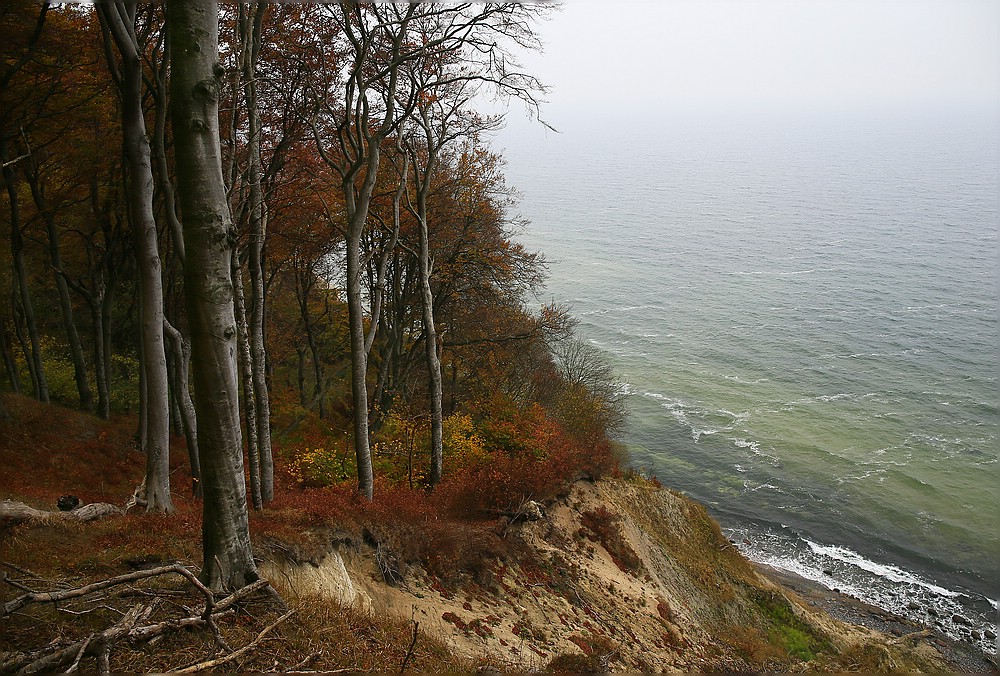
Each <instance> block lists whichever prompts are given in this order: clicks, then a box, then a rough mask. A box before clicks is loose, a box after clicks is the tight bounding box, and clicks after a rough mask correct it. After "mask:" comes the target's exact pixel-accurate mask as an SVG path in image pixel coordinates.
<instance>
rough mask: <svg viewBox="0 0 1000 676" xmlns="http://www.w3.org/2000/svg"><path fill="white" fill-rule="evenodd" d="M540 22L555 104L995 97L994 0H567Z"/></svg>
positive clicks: (997, 13) (912, 102) (693, 106)
mask: <svg viewBox="0 0 1000 676" xmlns="http://www.w3.org/2000/svg"><path fill="white" fill-rule="evenodd" d="M540 32H541V34H542V37H543V39H544V41H545V43H546V47H545V52H544V54H542V55H536V54H528V55H525V57H524V59H523V61H524V64H525V65H526V66H527V68H528V70H529V72H533V73H535V74H537V75H539V76H540V77H541V78H542V79H543V81H544V82H545V83H546V84H548V85H550V86H551V87H552V92H551V94H550V95H549V97H548V98H549V101H550V102H551V109H552V110H553V111H565V110H567V109H569V108H572V109H573V110H580V111H583V110H588V109H607V108H612V107H613V108H616V109H618V110H619V111H620V110H621V107H622V106H623V105H624V106H627V107H629V108H634V109H636V110H638V109H642V108H645V109H647V110H649V109H650V108H652V109H656V110H699V109H714V110H718V109H719V108H723V107H734V108H737V109H739V108H743V107H747V108H759V107H761V106H764V107H780V108H787V107H795V108H802V107H807V108H817V107H821V108H830V107H834V108H848V109H851V108H878V109H885V108H887V107H888V108H897V107H926V106H934V107H942V106H953V105H954V106H983V105H991V106H994V107H996V106H997V105H998V101H1000V0H569V2H567V3H565V4H564V5H562V9H561V11H558V12H555V13H554V15H553V17H552V18H551V19H550V20H549V21H547V22H545V23H544V24H543V25H542V26H541V29H540Z"/></svg>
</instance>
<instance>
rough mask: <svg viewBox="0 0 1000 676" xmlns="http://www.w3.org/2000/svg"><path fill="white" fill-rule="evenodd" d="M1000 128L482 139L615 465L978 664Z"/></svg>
mask: <svg viewBox="0 0 1000 676" xmlns="http://www.w3.org/2000/svg"><path fill="white" fill-rule="evenodd" d="M998 119H1000V118H998V117H997V115H996V111H979V112H976V111H972V110H933V111H930V110H928V111H923V112H921V111H914V110H906V111H883V112H872V111H855V112H852V113H845V112H841V113H839V114H836V115H834V114H829V113H823V112H808V111H806V112H794V113H784V112H769V113H758V114H746V113H741V114H737V113H735V112H732V113H724V112H723V113H720V112H713V113H706V114H689V115H684V114H680V113H665V114H663V115H649V114H647V115H645V116H643V115H639V116H635V115H630V114H624V113H622V112H620V111H619V112H617V113H609V114H600V113H595V114H590V115H588V114H586V113H581V112H580V111H571V110H564V111H562V112H561V114H560V113H559V112H558V111H557V112H556V113H555V114H551V115H549V116H548V121H549V122H550V123H551V124H552V125H553V126H555V127H556V128H558V129H559V133H553V132H551V131H545V130H544V128H542V127H541V126H540V125H538V124H537V123H529V122H526V121H523V120H520V119H517V118H515V119H513V121H512V122H511V123H509V125H508V127H507V129H505V130H504V131H503V132H501V133H499V134H498V136H497V138H496V139H495V142H494V145H495V146H496V147H498V148H499V149H501V151H502V153H503V155H504V156H505V158H506V161H507V166H506V168H505V174H506V176H507V180H508V183H509V184H510V185H511V186H512V187H513V188H515V189H516V190H517V192H518V195H519V201H518V206H517V209H516V212H517V214H518V215H519V216H521V217H523V218H524V219H525V221H526V223H525V224H524V225H523V226H522V227H521V228H520V229H519V232H518V235H517V237H518V240H519V241H521V242H522V243H523V244H525V245H526V246H527V247H528V248H529V249H532V250H536V251H540V252H542V253H543V254H544V255H545V257H546V258H547V260H548V270H549V278H548V281H547V285H546V287H545V289H544V291H543V292H542V293H541V294H540V295H539V297H538V298H537V301H538V302H539V303H557V304H564V305H567V306H569V307H570V308H571V310H572V312H573V314H574V315H575V316H576V317H577V318H578V319H579V320H580V324H579V327H578V334H579V336H580V337H582V338H583V339H585V340H588V341H590V342H591V343H593V344H594V345H596V346H598V347H600V348H601V349H602V350H603V352H604V354H605V356H606V358H607V359H608V360H609V361H610V363H611V364H612V365H613V366H614V368H615V369H616V371H617V373H618V374H619V375H620V377H621V379H622V387H623V389H625V390H626V391H627V392H628V393H629V398H628V407H629V410H630V415H629V418H628V421H627V423H626V426H625V429H624V431H623V432H622V434H621V441H622V442H623V443H624V444H625V445H626V446H627V447H628V449H629V451H630V454H631V459H632V463H633V465H635V466H636V467H637V468H640V469H642V470H644V471H647V472H649V473H651V474H654V475H655V476H656V477H658V478H659V480H660V481H661V482H662V483H663V484H665V485H667V486H669V487H671V488H674V489H677V490H680V491H682V492H684V493H685V494H687V495H690V496H691V497H693V498H695V499H697V500H699V501H701V502H702V503H704V504H705V505H706V506H707V507H708V508H709V509H710V511H711V512H712V514H713V515H714V516H715V518H716V519H717V520H718V521H719V522H720V524H721V525H722V526H723V528H724V531H725V532H726V534H727V536H728V537H729V538H730V539H731V540H732V541H733V542H735V543H736V545H737V546H739V548H740V549H741V550H742V551H743V553H744V554H745V555H746V556H747V557H749V558H750V559H751V560H754V561H757V562H761V563H765V564H769V565H772V566H776V567H779V568H782V569H786V570H788V571H791V572H794V573H797V574H799V575H801V576H803V577H806V578H809V579H811V580H813V581H815V582H818V583H820V584H823V585H825V586H827V587H829V588H830V589H836V590H839V591H841V592H843V593H845V594H848V595H851V596H854V597H856V598H859V599H861V600H863V601H866V602H868V603H871V604H873V605H875V606H878V607H881V608H883V609H885V610H888V611H892V612H895V613H897V614H899V615H902V616H906V617H909V618H911V619H913V620H915V621H918V622H921V623H923V624H926V625H928V626H937V627H938V628H939V629H940V630H941V631H944V632H945V633H947V634H949V635H951V636H953V637H954V638H957V639H960V640H965V641H968V642H971V643H974V644H976V645H978V647H979V648H981V649H982V650H984V651H985V652H987V653H989V654H992V655H994V656H995V655H996V653H997V643H996V638H995V632H996V628H997V597H998V580H1000V573H998V561H1000V538H998V533H1000V528H998V526H1000V497H998V491H1000V468H998V464H997V456H998V440H997V435H998V427H1000V417H998V384H997V376H998V338H1000V336H998V311H997V298H998V261H1000V252H998V243H997V230H998V176H1000V171H998V122H997V120H998ZM989 632H992V634H993V638H992V639H991V638H989V635H990V634H989Z"/></svg>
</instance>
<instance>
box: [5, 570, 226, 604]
mask: <svg viewBox="0 0 1000 676" xmlns="http://www.w3.org/2000/svg"><path fill="white" fill-rule="evenodd" d="M167 573H177V574H178V575H183V576H184V577H186V578H187V579H188V581H189V582H190V583H191V584H192V585H193V586H194V587H195V588H197V589H198V591H200V592H201V593H202V594H204V595H205V598H206V616H207V614H208V613H211V608H212V607H213V606H214V605H215V595H214V594H213V593H212V591H211V590H210V589H208V588H207V587H206V586H205V585H203V584H202V583H201V580H199V579H198V577H197V576H196V575H195V574H194V573H192V572H191V571H190V570H188V569H187V568H185V567H184V566H182V565H180V564H176V563H175V564H171V565H169V566H161V567H160V568H152V569H150V570H139V571H136V572H134V573H127V574H125V575H119V576H117V577H112V578H109V579H107V580H101V581H100V582H94V583H93V584H88V585H84V586H83V587H77V588H76V589H65V590H61V591H53V592H34V593H31V594H23V595H22V596H18V597H17V598H16V599H14V600H12V601H8V602H7V603H5V604H4V606H3V614H4V615H10V614H11V613H13V612H14V611H16V610H20V609H21V608H23V607H24V606H26V605H28V604H29V603H54V602H57V601H67V600H69V599H75V598H80V597H81V596H86V595H87V594H92V593H94V592H97V591H101V590H102V589H108V588H109V587H114V586H117V585H120V584H125V583H128V582H135V581H136V580H142V579H144V578H147V577H155V576H157V575H165V574H167Z"/></svg>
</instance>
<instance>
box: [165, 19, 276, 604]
mask: <svg viewBox="0 0 1000 676" xmlns="http://www.w3.org/2000/svg"><path fill="white" fill-rule="evenodd" d="M166 18H167V31H168V36H169V41H170V68H171V121H172V128H173V133H174V153H175V157H176V164H177V187H178V193H179V196H180V205H181V219H182V223H183V228H184V246H185V265H184V285H185V297H186V300H187V312H188V320H189V322H190V325H191V340H192V364H193V368H192V371H193V373H194V391H195V407H196V409H197V414H198V442H199V448H200V451H201V471H202V486H203V491H204V507H203V509H204V512H203V518H202V540H203V556H204V564H203V567H202V573H201V577H202V579H203V580H204V581H205V583H206V584H208V585H209V586H211V587H212V588H213V589H235V588H239V587H243V586H244V585H246V584H249V583H250V582H253V581H254V580H256V579H257V578H258V575H257V567H256V564H255V563H254V560H253V552H252V549H251V545H250V532H249V524H248V518H247V506H246V498H247V495H246V483H245V481H244V478H243V477H244V475H243V453H242V442H241V434H240V412H239V401H238V392H239V386H238V382H237V374H236V318H235V314H234V311H233V295H234V292H233V283H232V276H231V274H230V264H231V257H232V255H233V246H234V243H235V240H236V231H235V227H234V225H233V221H232V217H231V215H230V212H229V203H228V201H227V197H226V188H225V183H224V181H223V178H222V159H221V153H220V143H219V94H220V89H221V77H222V75H223V68H222V66H221V65H220V63H219V5H218V2H217V1H216V0H171V1H169V2H168V3H167V5H166Z"/></svg>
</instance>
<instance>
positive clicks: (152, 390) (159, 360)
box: [97, 2, 174, 512]
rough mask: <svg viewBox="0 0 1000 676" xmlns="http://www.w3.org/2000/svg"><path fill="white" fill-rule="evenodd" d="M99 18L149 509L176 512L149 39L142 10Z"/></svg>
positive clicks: (104, 7) (106, 6)
mask: <svg viewBox="0 0 1000 676" xmlns="http://www.w3.org/2000/svg"><path fill="white" fill-rule="evenodd" d="M97 14H98V16H99V17H100V19H101V26H102V28H103V30H104V31H105V34H106V36H109V37H110V39H111V40H112V41H113V42H114V45H115V48H116V49H117V51H118V54H119V55H120V59H121V62H120V65H119V64H118V63H116V59H115V58H114V56H113V54H112V53H111V51H110V49H109V50H108V54H107V58H108V66H109V68H110V69H111V71H112V74H113V76H114V79H115V81H116V82H117V83H118V88H119V91H120V92H121V110H122V143H123V146H124V156H125V161H126V171H127V174H128V179H129V180H128V202H129V215H130V217H131V222H132V230H133V235H132V239H133V241H134V243H135V258H136V263H137V265H138V271H139V293H140V303H139V312H140V320H139V324H140V339H141V341H142V350H141V355H142V363H141V366H142V374H143V378H142V387H143V390H144V391H143V395H144V396H143V398H142V402H143V404H144V406H145V411H144V414H145V425H144V426H143V438H142V447H143V450H144V451H145V453H146V481H145V500H146V510H147V511H158V512H172V511H173V509H174V505H173V501H172V500H171V499H170V401H169V389H168V385H167V357H166V349H165V346H164V338H163V325H164V321H165V319H164V316H163V279H162V276H161V268H162V266H161V264H160V252H159V244H158V242H157V232H156V219H155V218H154V216H153V185H154V184H153V164H152V154H151V151H150V145H149V137H148V136H147V135H146V121H145V117H144V112H143V109H142V81H143V73H142V58H141V50H142V48H143V47H144V46H145V44H144V43H145V40H144V39H143V37H145V36H144V35H143V34H140V33H139V32H137V25H136V19H137V5H136V3H134V2H132V3H123V2H115V3H111V2H106V3H98V5H97ZM145 35H148V33H146V34H145Z"/></svg>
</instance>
